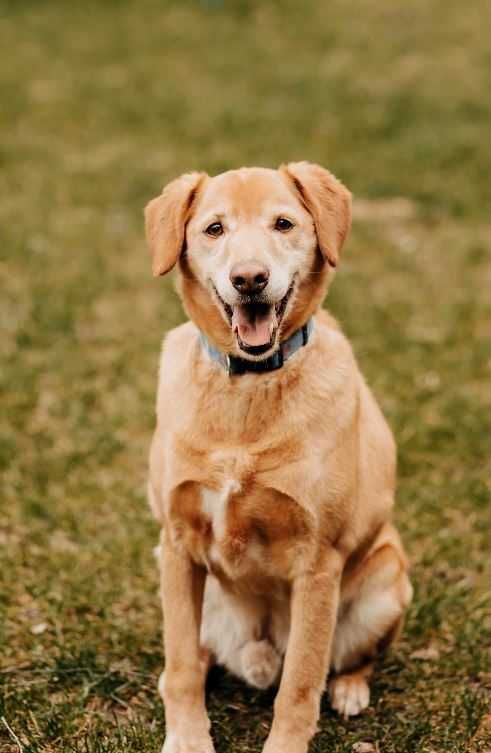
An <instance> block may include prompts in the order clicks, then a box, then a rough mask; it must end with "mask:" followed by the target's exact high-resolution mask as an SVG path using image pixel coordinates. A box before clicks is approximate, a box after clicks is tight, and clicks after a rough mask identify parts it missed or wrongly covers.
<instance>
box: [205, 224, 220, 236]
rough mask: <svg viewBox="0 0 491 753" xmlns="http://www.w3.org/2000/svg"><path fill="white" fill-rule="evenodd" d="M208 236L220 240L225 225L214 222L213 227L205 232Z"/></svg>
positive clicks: (209, 226)
mask: <svg viewBox="0 0 491 753" xmlns="http://www.w3.org/2000/svg"><path fill="white" fill-rule="evenodd" d="M205 233H206V235H211V237H212V238H218V236H220V235H223V225H222V223H221V222H212V223H211V225H208V227H207V228H206V230H205Z"/></svg>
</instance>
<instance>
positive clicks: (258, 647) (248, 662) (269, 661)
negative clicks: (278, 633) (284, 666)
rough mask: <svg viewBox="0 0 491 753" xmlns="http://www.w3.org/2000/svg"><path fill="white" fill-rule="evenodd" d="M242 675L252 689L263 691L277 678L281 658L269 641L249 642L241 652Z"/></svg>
mask: <svg viewBox="0 0 491 753" xmlns="http://www.w3.org/2000/svg"><path fill="white" fill-rule="evenodd" d="M240 658H241V663H242V674H243V676H244V679H245V680H246V682H248V683H249V685H252V686H253V687H254V688H259V689H260V690H265V689H266V688H269V687H270V686H271V685H273V683H274V682H275V681H276V679H277V678H278V675H279V672H280V668H281V658H280V656H279V654H278V653H277V651H276V650H275V649H274V647H273V646H272V645H271V643H270V642H269V641H266V640H264V641H250V642H249V643H246V645H245V646H244V647H243V648H242V651H241V657H240Z"/></svg>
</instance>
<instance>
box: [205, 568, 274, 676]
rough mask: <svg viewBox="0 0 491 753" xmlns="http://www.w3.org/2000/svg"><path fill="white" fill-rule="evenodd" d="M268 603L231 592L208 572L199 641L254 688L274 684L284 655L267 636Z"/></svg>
mask: <svg viewBox="0 0 491 753" xmlns="http://www.w3.org/2000/svg"><path fill="white" fill-rule="evenodd" d="M266 621H267V606H266V604H265V602H264V601H263V600H261V599H259V598H256V597H253V596H250V597H249V596H248V597H247V598H245V597H242V596H237V595H236V594H231V593H229V592H228V591H226V590H225V589H223V588H222V586H221V585H220V583H219V581H218V580H217V579H216V578H214V577H213V576H208V578H207V582H206V588H205V599H204V605H203V619H202V623H201V636H200V643H201V646H202V650H204V651H208V652H210V654H211V655H212V656H213V659H214V660H215V661H216V663H217V664H221V665H223V666H224V667H226V668H227V669H228V670H229V671H230V672H232V673H233V674H235V675H237V676H238V677H240V678H242V679H243V680H245V681H246V682H247V683H248V684H249V685H252V686H253V687H255V688H260V689H265V688H268V687H270V685H272V684H274V682H275V681H276V679H277V678H278V675H279V672H280V668H281V657H280V654H279V653H278V651H277V650H276V648H275V647H274V646H273V644H272V642H271V641H270V640H269V638H268V637H267V636H265V635H264V634H263V633H264V630H263V626H264V624H265V622H266Z"/></svg>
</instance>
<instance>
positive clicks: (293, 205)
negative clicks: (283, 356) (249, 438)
mask: <svg viewBox="0 0 491 753" xmlns="http://www.w3.org/2000/svg"><path fill="white" fill-rule="evenodd" d="M145 221H146V234H147V240H148V244H149V246H150V250H151V252H152V256H153V271H154V274H155V275H163V274H165V273H166V272H168V271H169V270H171V269H172V268H173V267H174V265H175V264H176V263H178V268H179V273H180V274H179V281H180V285H179V288H180V292H181V296H182V299H183V303H184V306H185V308H186V310H187V312H188V314H189V316H190V317H191V319H193V321H194V322H195V323H196V324H197V326H198V327H199V328H200V329H201V330H202V331H203V332H204V333H205V334H206V335H207V336H208V337H209V339H210V340H211V341H212V342H214V343H215V344H216V345H217V346H218V347H219V348H220V349H221V350H222V351H224V352H228V353H233V354H235V355H238V356H240V357H242V358H249V359H252V360H259V359H262V358H267V357H268V356H270V355H271V354H272V353H273V352H274V351H275V350H276V349H277V347H278V345H279V343H280V341H281V340H282V339H284V338H285V337H288V336H289V335H290V334H291V333H292V332H293V331H294V330H295V329H297V328H298V327H300V326H302V325H303V324H304V323H305V322H306V321H307V319H308V318H309V317H310V316H311V314H312V313H313V312H314V311H315V309H316V308H317V307H318V306H319V304H320V303H321V301H322V298H323V297H324V295H325V293H326V290H327V286H328V284H329V281H330V279H331V277H332V270H333V269H334V268H335V267H336V266H337V263H338V258H339V252H340V250H341V246H342V245H343V242H344V240H345V238H346V235H347V233H348V231H349V228H350V224H351V195H350V193H349V191H348V190H347V189H346V188H345V187H344V186H343V185H342V184H341V183H340V182H339V181H338V180H337V179H336V178H335V177H334V176H333V175H332V174H331V173H329V172H328V171H327V170H324V169H323V168H322V167H319V166H318V165H312V164H309V163H307V162H297V163H291V164H289V165H285V166H282V167H280V168H279V170H268V169H264V168H241V169H240V170H231V171H230V172H226V173H222V174H221V175H217V176H216V177H213V178H210V177H209V176H207V175H206V174H204V173H190V174H187V175H183V176H181V177H180V178H177V179H176V180H174V181H172V182H171V183H169V185H167V186H166V187H165V188H164V191H163V193H162V194H161V195H160V196H158V197H157V198H156V199H153V200H152V201H151V202H150V203H149V204H148V206H147V207H146V209H145Z"/></svg>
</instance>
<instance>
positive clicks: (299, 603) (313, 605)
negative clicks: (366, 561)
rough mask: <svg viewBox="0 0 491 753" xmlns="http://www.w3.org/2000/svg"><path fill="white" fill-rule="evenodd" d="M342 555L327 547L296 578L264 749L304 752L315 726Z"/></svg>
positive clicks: (269, 752) (274, 752)
mask: <svg viewBox="0 0 491 753" xmlns="http://www.w3.org/2000/svg"><path fill="white" fill-rule="evenodd" d="M341 572H342V558H341V556H340V555H339V553H338V552H336V551H335V550H334V549H331V550H330V551H329V552H328V553H327V556H325V557H323V562H322V565H321V566H319V567H318V568H316V569H315V570H314V571H313V572H309V573H306V574H304V575H302V576H301V577H299V578H297V579H295V581H294V582H293V584H292V595H291V629H290V637H289V639H288V646H287V651H286V656H285V663H284V667H283V674H282V678H281V684H280V688H279V691H278V695H277V696H276V701H275V706H274V718H273V725H272V728H271V732H270V734H269V737H268V739H267V741H266V745H265V747H264V751H263V753H306V751H307V750H308V746H309V741H310V739H311V737H312V736H313V735H314V734H315V732H316V729H317V721H318V718H319V708H320V700H321V696H322V692H323V690H324V687H325V683H326V678H327V673H328V670H329V659H330V653H331V643H332V638H333V634H334V628H335V625H336V618H337V610H338V602H339V589H340V581H341Z"/></svg>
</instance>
